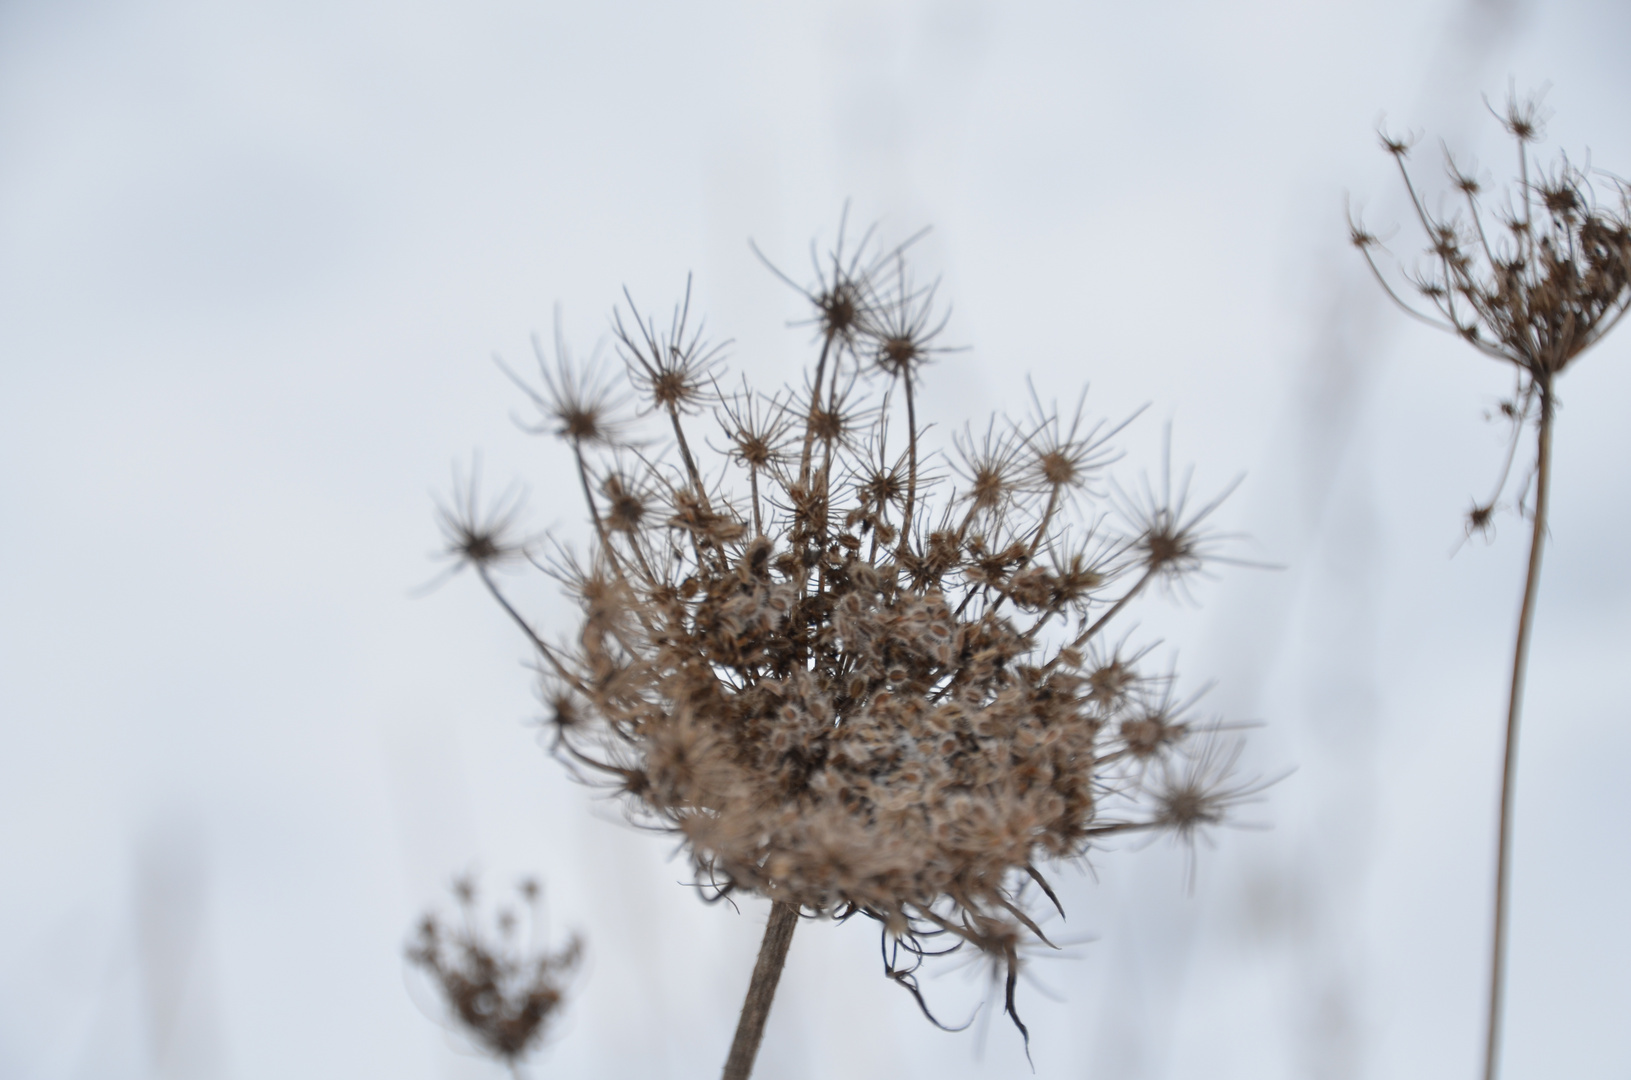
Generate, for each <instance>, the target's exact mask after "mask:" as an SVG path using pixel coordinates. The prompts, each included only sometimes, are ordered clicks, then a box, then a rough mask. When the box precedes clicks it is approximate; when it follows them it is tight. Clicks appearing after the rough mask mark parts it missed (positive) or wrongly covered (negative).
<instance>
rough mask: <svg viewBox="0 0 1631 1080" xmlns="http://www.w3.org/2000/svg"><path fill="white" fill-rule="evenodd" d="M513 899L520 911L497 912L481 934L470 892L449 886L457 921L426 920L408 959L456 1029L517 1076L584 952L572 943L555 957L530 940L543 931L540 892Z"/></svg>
mask: <svg viewBox="0 0 1631 1080" xmlns="http://www.w3.org/2000/svg"><path fill="white" fill-rule="evenodd" d="M516 892H517V894H518V898H519V900H520V901H521V903H520V904H519V905H517V906H515V907H504V908H500V909H499V910H498V911H497V913H496V915H495V917H494V919H493V925H492V926H491V927H488V926H484V925H483V924H482V920H481V917H480V914H479V913H478V912H477V910H476V889H475V884H474V882H472V881H471V880H470V879H468V878H461V879H460V880H459V881H457V882H455V883H454V886H453V893H454V895H455V897H457V899H458V904H459V918H458V920H457V921H456V922H454V923H452V924H445V923H443V922H442V921H441V920H440V919H438V918H437V916H436V915H434V914H430V915H426V916H425V918H424V919H423V920H422V921H421V922H420V924H419V932H418V934H417V935H416V936H415V937H414V940H413V941H412V942H410V943H409V945H408V949H407V956H408V960H409V961H411V962H412V963H413V964H414V965H415V966H417V967H419V968H422V969H423V970H424V971H425V972H426V974H427V975H429V976H430V978H431V979H432V980H433V981H434V982H435V983H436V986H437V989H438V990H439V991H440V992H441V995H442V997H443V998H444V999H445V1000H446V1003H447V1006H448V1010H449V1013H450V1017H451V1019H452V1021H453V1023H454V1025H455V1026H456V1028H457V1029H458V1030H459V1031H460V1032H461V1033H463V1034H464V1035H465V1036H466V1037H467V1038H468V1039H469V1040H470V1041H471V1042H472V1043H474V1044H475V1045H476V1046H477V1047H479V1048H480V1049H481V1050H482V1051H483V1052H485V1053H487V1054H490V1055H492V1056H493V1057H494V1058H496V1059H498V1060H499V1061H501V1062H502V1063H503V1064H504V1065H506V1066H507V1067H509V1068H510V1069H511V1071H513V1072H516V1074H517V1075H519V1065H520V1062H521V1061H522V1059H523V1058H525V1057H526V1056H527V1055H528V1053H530V1052H531V1051H532V1050H534V1049H536V1048H537V1045H538V1042H539V1040H540V1039H541V1038H542V1037H543V1034H544V1029H545V1027H546V1026H547V1024H548V1023H549V1021H550V1019H551V1017H553V1016H554V1014H555V1013H556V1012H557V1011H558V1010H559V1008H560V1005H561V998H562V994H563V991H564V986H565V983H566V980H567V978H568V977H569V976H570V975H571V973H572V971H573V969H574V968H576V967H577V963H578V959H579V957H580V955H581V951H582V950H581V946H580V943H579V941H578V939H577V938H576V937H573V938H572V939H571V940H569V941H568V942H567V944H566V946H565V947H564V948H562V949H560V950H559V951H556V952H549V951H547V950H546V949H545V948H544V946H543V944H542V943H541V942H539V941H535V940H533V939H534V937H535V936H537V935H539V933H540V930H541V924H542V920H541V918H540V915H539V903H540V901H539V897H540V893H539V889H538V885H537V883H536V882H533V881H530V880H529V881H523V882H522V883H521V884H520V886H519V887H518V888H517V890H516Z"/></svg>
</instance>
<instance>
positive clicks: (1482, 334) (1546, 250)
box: [1350, 93, 1631, 536]
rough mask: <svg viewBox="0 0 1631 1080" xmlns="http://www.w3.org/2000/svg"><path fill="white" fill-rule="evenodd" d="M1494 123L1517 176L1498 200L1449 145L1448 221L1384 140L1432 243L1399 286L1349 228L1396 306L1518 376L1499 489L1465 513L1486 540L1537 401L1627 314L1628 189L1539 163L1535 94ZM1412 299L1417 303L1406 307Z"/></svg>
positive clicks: (1540, 124) (1630, 261) (1630, 297)
mask: <svg viewBox="0 0 1631 1080" xmlns="http://www.w3.org/2000/svg"><path fill="white" fill-rule="evenodd" d="M1491 111H1492V112H1493V111H1494V110H1493V109H1492V110H1491ZM1496 118H1497V119H1498V120H1500V122H1501V125H1502V127H1504V128H1505V129H1506V131H1507V134H1508V135H1510V136H1511V137H1512V140H1513V142H1514V144H1515V146H1516V150H1517V156H1518V175H1517V178H1516V179H1515V181H1514V182H1513V184H1512V186H1511V188H1510V189H1509V190H1508V191H1507V192H1506V193H1505V194H1504V196H1502V197H1501V198H1500V199H1498V200H1497V201H1495V202H1493V203H1492V202H1491V201H1490V200H1488V199H1487V198H1486V196H1485V194H1484V188H1483V185H1482V184H1481V183H1480V182H1479V180H1478V179H1477V177H1476V176H1475V175H1474V174H1473V172H1472V171H1470V170H1468V169H1466V168H1463V167H1462V166H1461V165H1459V164H1457V162H1456V161H1455V159H1454V158H1453V157H1452V156H1451V155H1450V153H1449V151H1448V149H1446V150H1445V153H1444V156H1445V165H1446V170H1447V172H1448V175H1449V179H1450V182H1451V185H1452V187H1453V188H1454V190H1455V192H1456V196H1457V197H1456V200H1455V202H1456V204H1457V208H1456V209H1453V210H1449V211H1446V212H1444V213H1434V212H1432V211H1430V210H1429V209H1428V204H1427V202H1426V200H1425V198H1424V195H1423V193H1422V191H1421V190H1420V189H1419V187H1418V185H1417V183H1416V181H1415V180H1414V178H1413V177H1412V176H1411V174H1410V170H1409V169H1408V168H1407V166H1406V159H1407V157H1408V151H1409V148H1408V146H1402V147H1400V148H1397V149H1396V148H1395V145H1396V144H1395V142H1394V141H1390V140H1387V139H1385V138H1384V144H1385V145H1387V147H1388V149H1389V151H1390V152H1392V154H1393V156H1394V159H1395V161H1396V162H1397V163H1398V167H1399V173H1400V176H1401V177H1402V178H1403V180H1404V186H1405V190H1406V193H1407V194H1408V195H1409V197H1410V204H1411V208H1412V209H1413V211H1414V213H1415V217H1416V220H1417V222H1418V224H1419V225H1420V226H1421V229H1422V232H1423V236H1424V238H1425V240H1426V243H1425V246H1424V253H1423V257H1422V258H1421V259H1420V261H1419V262H1418V263H1417V264H1416V265H1415V266H1413V267H1410V268H1401V269H1400V271H1399V274H1398V277H1399V282H1398V283H1397V284H1396V283H1395V281H1393V280H1391V279H1390V275H1389V274H1387V273H1385V272H1384V268H1383V267H1382V265H1381V264H1380V263H1378V261H1377V258H1376V254H1375V253H1376V252H1377V251H1378V250H1379V249H1380V247H1381V245H1380V243H1379V242H1378V241H1377V239H1376V237H1375V236H1373V235H1372V234H1371V233H1369V232H1367V231H1366V230H1365V229H1364V228H1363V227H1362V226H1361V225H1360V224H1359V223H1358V222H1357V221H1350V235H1351V238H1352V241H1353V243H1354V245H1355V246H1356V247H1357V248H1359V250H1360V252H1361V253H1362V254H1363V255H1364V257H1365V261H1366V263H1367V264H1369V266H1370V268H1371V271H1372V273H1373V274H1375V276H1376V278H1377V280H1378V281H1380V282H1381V284H1382V286H1383V288H1384V289H1385V290H1386V291H1387V294H1388V296H1389V297H1390V298H1392V300H1393V301H1394V302H1395V303H1397V304H1398V305H1399V306H1400V307H1402V308H1403V309H1404V310H1405V311H1407V312H1408V313H1409V314H1411V315H1412V316H1414V317H1415V318H1417V319H1419V320H1421V321H1423V322H1426V323H1428V324H1430V325H1433V326H1437V327H1439V328H1441V329H1444V330H1447V331H1450V332H1451V333H1454V334H1455V335H1457V336H1458V337H1460V338H1461V339H1462V340H1464V341H1466V342H1467V343H1469V344H1470V345H1472V346H1473V347H1474V348H1475V349H1477V350H1478V351H1479V352H1482V353H1484V354H1485V355H1486V356H1492V357H1494V358H1496V359H1498V360H1503V361H1505V362H1507V363H1509V364H1511V365H1512V366H1513V368H1514V371H1515V373H1516V376H1517V386H1516V388H1515V389H1514V391H1513V394H1512V397H1511V399H1510V400H1508V401H1505V402H1502V405H1501V411H1500V414H1501V417H1502V418H1503V419H1504V420H1505V421H1506V422H1508V423H1509V424H1510V427H1511V431H1510V436H1509V440H1508V451H1507V455H1506V461H1505V464H1504V465H1503V467H1502V469H1501V473H1500V476H1499V479H1498V480H1497V483H1496V485H1495V490H1494V492H1493V493H1492V494H1491V495H1490V497H1489V498H1487V499H1483V500H1481V501H1479V502H1477V503H1475V504H1474V506H1473V508H1472V510H1471V511H1470V512H1469V514H1468V517H1467V530H1468V535H1469V536H1470V535H1471V534H1472V533H1474V532H1477V533H1482V534H1486V535H1487V534H1488V533H1489V532H1490V518H1491V515H1492V513H1493V512H1494V510H1495V508H1496V507H1497V506H1498V505H1500V503H1501V494H1502V492H1503V491H1504V490H1505V488H1506V484H1507V481H1508V479H1509V477H1510V475H1511V470H1512V463H1513V457H1514V454H1515V451H1516V448H1517V444H1518V442H1519V440H1520V438H1521V436H1522V433H1523V430H1524V426H1525V424H1526V423H1527V422H1529V421H1531V420H1534V419H1536V418H1537V416H1538V414H1539V412H1540V411H1541V410H1540V398H1541V397H1542V396H1543V395H1545V396H1549V395H1550V394H1551V390H1552V383H1553V380H1554V379H1555V378H1556V376H1557V375H1559V374H1561V373H1562V372H1563V371H1564V370H1565V369H1566V368H1567V367H1568V366H1569V365H1570V364H1572V363H1573V362H1574V361H1575V359H1576V358H1578V357H1579V356H1580V354H1581V353H1583V352H1585V351H1586V350H1587V349H1589V348H1591V346H1592V345H1594V344H1596V343H1597V342H1598V341H1600V340H1601V339H1602V337H1603V335H1605V334H1607V333H1608V332H1609V331H1610V330H1612V329H1613V328H1614V326H1615V325H1616V324H1618V323H1619V321H1620V319H1621V318H1623V317H1624V315H1625V312H1626V309H1627V308H1628V307H1631V187H1628V185H1627V184H1626V183H1625V181H1623V180H1621V179H1619V178H1617V177H1612V176H1608V175H1607V174H1604V173H1601V172H1598V171H1595V170H1592V169H1589V168H1582V167H1580V166H1577V165H1575V164H1574V163H1573V162H1571V161H1570V160H1569V158H1568V157H1567V156H1566V155H1562V154H1560V155H1559V156H1558V157H1557V159H1556V160H1555V161H1553V162H1552V163H1551V164H1550V165H1549V166H1543V165H1541V164H1540V163H1539V162H1538V161H1537V160H1535V157H1534V152H1533V149H1532V148H1533V146H1534V144H1535V143H1537V142H1539V141H1540V140H1541V138H1542V136H1543V134H1544V126H1545V121H1546V112H1545V110H1544V109H1543V108H1542V105H1541V97H1540V95H1538V94H1537V95H1532V96H1529V97H1520V96H1518V95H1517V94H1515V93H1514V94H1512V95H1510V96H1509V97H1508V100H1507V105H1506V109H1505V110H1504V112H1499V113H1496ZM1412 292H1413V293H1415V295H1416V296H1417V297H1419V298H1420V303H1417V302H1412V301H1411V300H1409V299H1408V296H1409V294H1410V293H1412ZM1520 505H1521V500H1520Z"/></svg>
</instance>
